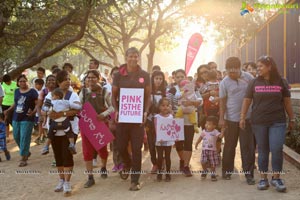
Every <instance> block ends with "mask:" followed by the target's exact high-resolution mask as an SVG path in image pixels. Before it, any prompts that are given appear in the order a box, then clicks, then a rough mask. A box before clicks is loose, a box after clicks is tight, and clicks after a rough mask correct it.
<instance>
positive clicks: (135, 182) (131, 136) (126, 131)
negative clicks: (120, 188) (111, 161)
mask: <svg viewBox="0 0 300 200" xmlns="http://www.w3.org/2000/svg"><path fill="white" fill-rule="evenodd" d="M125 57H126V64H124V65H121V66H120V69H119V72H118V73H116V74H115V77H114V80H113V86H112V104H113V106H114V109H115V112H116V113H115V116H116V122H117V129H116V136H117V146H118V149H119V152H120V154H121V158H122V160H123V162H124V171H123V172H126V173H127V172H128V171H129V170H130V169H131V173H132V174H131V187H130V190H131V191H136V190H139V189H140V184H139V178H140V174H141V165H142V150H141V149H142V145H143V138H144V132H145V130H144V123H145V121H146V119H147V113H148V112H149V107H150V104H151V99H150V95H151V89H150V76H149V74H148V73H147V72H145V71H144V70H142V69H141V67H140V66H139V65H138V60H139V51H138V50H137V49H136V48H135V47H132V48H129V49H128V50H127V51H126V55H125ZM121 88H142V89H144V108H143V112H144V113H143V123H142V124H137V123H118V113H119V106H118V102H117V101H118V99H119V98H120V96H119V95H120V89H121ZM129 141H130V142H131V148H132V159H131V157H130V155H129V153H128V150H127V146H128V143H129ZM121 173H122V172H121ZM121 176H122V174H121Z"/></svg>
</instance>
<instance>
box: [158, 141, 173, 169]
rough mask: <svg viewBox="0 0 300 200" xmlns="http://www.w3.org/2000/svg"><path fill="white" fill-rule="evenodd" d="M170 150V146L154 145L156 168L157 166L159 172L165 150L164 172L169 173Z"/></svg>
mask: <svg viewBox="0 0 300 200" xmlns="http://www.w3.org/2000/svg"><path fill="white" fill-rule="evenodd" d="M171 150H172V146H156V151H157V168H158V171H159V172H160V171H161V169H162V162H163V158H164V152H165V160H166V172H167V173H170V170H171Z"/></svg>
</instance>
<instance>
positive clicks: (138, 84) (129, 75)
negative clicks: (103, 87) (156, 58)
mask: <svg viewBox="0 0 300 200" xmlns="http://www.w3.org/2000/svg"><path fill="white" fill-rule="evenodd" d="M113 86H116V87H118V88H119V89H120V88H146V87H147V86H150V75H149V74H148V73H147V72H146V71H144V70H142V69H141V68H140V67H138V70H137V71H135V72H128V71H127V66H126V64H125V65H122V66H121V67H120V69H119V72H117V73H116V74H115V76H114V79H113ZM119 91H120V90H119ZM144 96H145V91H144Z"/></svg>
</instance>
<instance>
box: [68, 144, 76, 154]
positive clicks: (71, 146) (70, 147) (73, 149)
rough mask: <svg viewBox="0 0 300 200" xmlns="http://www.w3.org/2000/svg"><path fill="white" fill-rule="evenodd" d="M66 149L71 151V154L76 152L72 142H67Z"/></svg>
mask: <svg viewBox="0 0 300 200" xmlns="http://www.w3.org/2000/svg"><path fill="white" fill-rule="evenodd" d="M68 149H69V151H70V152H71V154H73V155H74V154H76V153H77V152H76V148H75V145H74V144H72V143H70V144H69V147H68Z"/></svg>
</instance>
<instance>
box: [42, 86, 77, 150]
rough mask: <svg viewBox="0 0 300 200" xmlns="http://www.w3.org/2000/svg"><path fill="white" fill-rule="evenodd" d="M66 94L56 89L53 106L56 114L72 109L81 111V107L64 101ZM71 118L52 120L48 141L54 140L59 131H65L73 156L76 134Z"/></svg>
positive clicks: (53, 94) (52, 101) (64, 117)
mask: <svg viewBox="0 0 300 200" xmlns="http://www.w3.org/2000/svg"><path fill="white" fill-rule="evenodd" d="M63 97H64V93H63V91H62V90H61V89H59V88H56V89H55V90H53V91H52V100H51V106H52V110H53V111H55V112H66V111H68V110H70V109H80V108H81V105H80V104H76V103H71V102H69V101H68V100H64V99H63ZM70 121H71V118H70V117H67V116H63V117H60V118H57V119H55V120H50V124H49V132H48V139H50V140H52V139H53V137H54V135H55V134H56V132H57V131H58V130H63V131H64V132H65V134H66V135H67V137H68V139H69V142H70V144H69V150H70V152H71V153H72V154H76V148H75V142H74V133H73V131H72V126H71V122H70Z"/></svg>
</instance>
